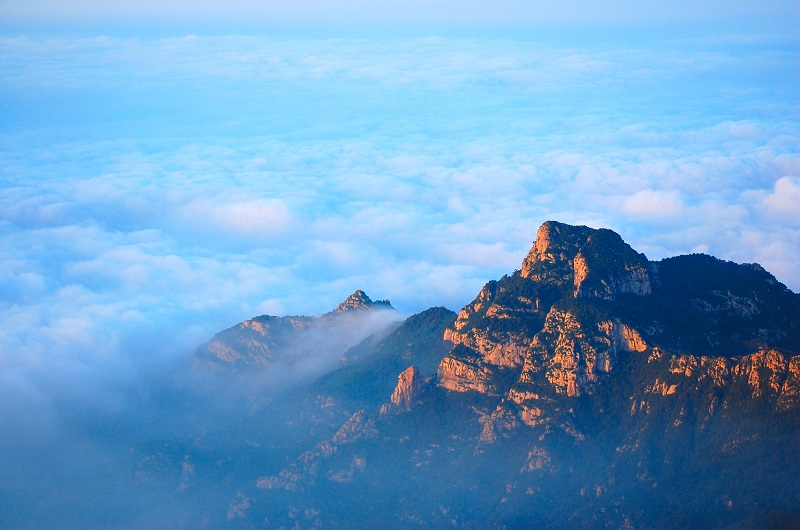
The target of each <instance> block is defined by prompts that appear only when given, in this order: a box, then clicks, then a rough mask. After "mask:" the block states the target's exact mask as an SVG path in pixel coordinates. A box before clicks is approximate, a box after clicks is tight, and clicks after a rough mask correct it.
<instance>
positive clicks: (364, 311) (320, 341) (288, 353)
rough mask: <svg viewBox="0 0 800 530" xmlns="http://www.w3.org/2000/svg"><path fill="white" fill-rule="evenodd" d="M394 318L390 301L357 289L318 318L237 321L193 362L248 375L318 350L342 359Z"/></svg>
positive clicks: (258, 317)
mask: <svg viewBox="0 0 800 530" xmlns="http://www.w3.org/2000/svg"><path fill="white" fill-rule="evenodd" d="M387 317H388V318H387ZM395 317H396V311H395V309H394V308H393V307H392V304H391V302H389V300H377V301H373V300H372V299H370V297H369V296H367V294H366V293H364V291H362V290H360V289H359V290H356V291H355V292H354V293H353V294H351V295H350V296H348V297H347V298H346V299H345V300H344V301H343V302H342V303H340V304H339V305H338V306H337V307H336V309H334V310H333V311H329V312H328V313H325V314H323V315H321V316H319V317H309V316H284V317H277V316H271V315H261V316H257V317H253V318H252V319H249V320H245V321H244V322H240V323H239V324H237V325H235V326H233V327H230V328H228V329H226V330H224V331H221V332H219V333H217V334H216V335H214V337H213V338H212V339H211V340H210V341H208V342H207V343H206V344H204V345H202V346H200V348H198V350H197V352H196V354H195V358H196V359H197V362H198V363H199V364H200V365H201V366H203V367H204V368H206V369H220V368H228V369H229V368H236V369H243V370H247V369H253V368H264V367H267V366H269V365H270V364H272V363H275V362H287V361H288V362H296V360H297V359H298V358H300V359H302V358H305V357H309V356H313V355H315V354H316V353H318V351H319V350H320V349H334V350H336V351H337V352H338V353H339V354H341V353H344V352H345V351H346V350H347V349H348V348H350V347H352V346H354V345H356V344H358V343H359V342H361V341H362V340H363V339H364V338H366V337H368V336H369V335H371V334H373V333H376V332H380V331H381V330H382V329H384V328H385V327H386V326H387V323H388V322H389V321H391V320H396V318H395Z"/></svg>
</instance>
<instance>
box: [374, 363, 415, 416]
mask: <svg viewBox="0 0 800 530" xmlns="http://www.w3.org/2000/svg"><path fill="white" fill-rule="evenodd" d="M424 388H425V381H424V379H423V377H422V375H421V374H420V372H419V369H418V368H417V367H416V366H409V367H408V368H406V369H405V370H403V371H402V372H401V373H400V375H399V376H397V386H396V387H395V389H394V392H392V396H391V398H390V399H389V403H386V404H385V405H383V406H382V407H381V415H385V414H389V413H391V412H394V411H404V410H405V411H408V410H411V405H412V404H413V403H414V401H415V400H416V399H417V398H418V397H419V395H420V394H421V393H422V392H423V389H424Z"/></svg>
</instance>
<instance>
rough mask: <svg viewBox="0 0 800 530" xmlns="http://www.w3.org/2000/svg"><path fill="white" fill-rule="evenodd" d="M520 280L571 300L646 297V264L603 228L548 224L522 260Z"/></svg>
mask: <svg viewBox="0 0 800 530" xmlns="http://www.w3.org/2000/svg"><path fill="white" fill-rule="evenodd" d="M522 276H523V277H525V278H531V279H534V280H536V281H539V282H544V283H551V284H556V285H559V286H564V285H568V284H573V286H574V289H575V290H574V293H573V294H574V296H575V297H576V298H577V297H578V296H582V297H587V296H588V297H597V298H605V299H613V298H614V297H615V295H617V294H620V293H633V294H639V295H645V294H649V293H650V292H651V286H650V277H649V270H648V260H647V257H646V256H645V255H644V254H640V253H638V252H636V251H635V250H633V248H631V247H630V245H628V244H627V243H626V242H625V241H623V240H622V237H620V235H619V234H617V233H616V232H614V231H613V230H609V229H607V228H590V227H588V226H573V225H568V224H564V223H559V222H556V221H547V222H545V223H544V224H542V226H540V227H539V230H538V231H537V234H536V240H535V241H534V242H533V247H532V248H531V250H530V252H528V255H527V256H526V257H525V259H524V260H523V261H522Z"/></svg>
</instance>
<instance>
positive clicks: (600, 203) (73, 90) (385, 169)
mask: <svg viewBox="0 0 800 530" xmlns="http://www.w3.org/2000/svg"><path fill="white" fill-rule="evenodd" d="M798 52H800V44H799V43H798V42H797V41H796V40H791V39H781V38H770V37H747V38H744V37H742V38H739V37H732V38H724V39H721V38H717V39H684V40H679V39H675V40H671V41H666V42H650V43H649V44H648V43H638V44H636V45H633V44H630V43H627V44H626V43H625V41H624V39H622V40H617V41H615V42H614V43H613V44H608V45H607V46H606V45H602V44H598V43H593V44H591V45H584V46H580V45H566V44H564V43H559V42H557V41H538V40H536V39H535V38H531V39H527V40H526V39H519V38H515V39H509V40H502V39H466V38H413V39H412V38H407V39H403V38H398V39H312V38H306V39H299V40H292V39H278V38H272V39H271V38H262V37H201V36H187V37H183V38H165V39H160V38H150V39H145V38H109V37H104V38H92V39H82V38H72V39H66V38H62V39H49V38H44V37H42V38H38V37H19V38H7V39H4V40H3V41H2V42H0V72H2V76H1V77H0V394H1V395H0V419H2V421H3V422H4V424H5V425H7V426H10V427H9V428H10V431H6V432H13V433H16V434H14V435H13V436H12V435H6V436H5V437H4V440H3V445H4V446H5V447H4V448H5V449H9V447H11V448H13V447H16V446H15V445H14V444H17V445H20V446H21V445H25V444H26V443H27V440H29V439H31V438H33V437H38V439H39V440H40V443H42V444H44V445H45V446H46V445H47V440H48V438H47V436H48V434H47V433H51V434H52V436H53V440H55V439H57V438H58V437H59V436H61V437H63V436H64V430H63V429H67V428H69V429H79V428H83V427H79V426H80V425H82V423H81V422H80V421H72V420H70V419H69V418H73V419H74V416H75V415H78V416H80V417H92V416H93V415H94V416H99V417H115V418H119V417H126V415H128V414H129V413H130V410H132V407H138V408H139V410H149V409H147V407H146V406H144V405H143V403H150V401H149V400H150V398H149V397H148V396H149V394H148V392H149V390H147V391H146V390H141V388H142V387H141V381H142V378H143V377H151V376H152V374H153V373H154V372H156V373H157V372H158V370H159V367H160V366H162V365H163V366H172V367H174V366H175V365H176V363H177V364H180V363H181V362H183V361H184V360H186V359H188V358H189V357H190V356H191V354H192V352H193V350H194V349H195V348H196V347H197V345H199V344H201V343H202V342H204V341H205V340H207V339H208V338H209V337H210V336H211V335H212V334H213V333H214V332H216V331H219V330H221V329H223V328H226V327H228V326H230V325H233V324H234V323H236V322H238V321H241V320H244V319H246V318H249V317H251V316H254V315H257V314H263V313H268V314H273V315H284V314H321V313H323V312H325V311H328V310H330V309H332V308H333V307H335V306H336V304H337V303H338V302H340V301H342V300H343V299H344V298H345V297H346V296H347V295H348V294H350V293H351V292H353V291H354V290H355V289H359V288H360V289H364V290H365V291H366V292H367V293H368V294H369V295H370V296H372V297H373V298H390V299H391V300H392V303H393V304H394V306H395V307H397V308H398V309H399V310H400V311H401V312H403V313H405V314H411V313H413V312H417V311H421V310H423V309H425V308H427V307H429V306H434V305H445V306H447V307H449V308H451V309H454V310H458V309H460V307H461V306H463V305H464V304H466V303H468V302H469V301H470V300H471V299H472V298H473V297H474V296H475V294H476V293H477V292H478V290H479V289H480V287H481V286H482V285H483V284H484V283H485V282H486V281H488V280H490V279H494V278H498V277H499V276H502V275H503V274H506V273H511V272H512V271H513V270H514V269H515V268H518V267H519V266H520V263H521V261H522V259H523V257H524V256H525V254H526V253H527V251H528V249H529V247H530V245H531V242H532V241H533V239H534V237H535V234H536V229H537V227H538V226H539V225H540V224H541V223H542V222H544V221H546V220H548V219H554V220H559V221H563V222H567V223H578V224H588V225H590V226H594V227H608V228H612V229H614V230H616V231H618V232H619V233H620V234H621V235H622V236H623V238H624V239H625V240H626V241H628V242H629V243H630V244H631V245H632V246H633V247H634V248H636V249H637V250H639V251H642V252H644V253H646V254H647V256H648V257H649V258H651V259H660V258H663V257H667V256H670V255H675V254H679V253H687V252H706V253H710V254H713V255H715V256H717V257H720V258H723V259H728V260H734V261H737V262H758V263H761V264H762V265H763V266H764V267H765V268H766V269H768V270H769V271H770V272H772V273H773V274H775V275H776V276H777V278H778V279H779V280H780V281H782V282H783V283H785V284H786V285H787V286H788V287H790V288H791V289H793V290H794V291H798V290H799V289H800V105H799V104H800V95H799V94H798V92H797V86H800V77H798V70H797V63H798V58H799V57H800V53H798ZM20 411H22V413H21V412H20ZM64 411H70V414H72V415H70V414H65V413H64ZM75 411H77V412H75ZM73 412H74V414H73ZM157 415H158V412H157V411H155V409H154V410H153V411H152V413H151V414H150V415H149V416H148V415H147V414H145V415H144V416H146V417H145V419H144V420H142V421H152V420H153V418H154V417H157ZM65 418H67V419H65ZM120 421H122V420H120ZM123 423H124V422H123ZM95 428H96V426H95V427H92V429H95ZM86 429H89V427H86ZM142 429H145V428H144V427H142ZM145 430H146V429H145ZM81 439H82V438H81ZM6 454H8V452H6ZM9 466H11V464H10V463H8V462H5V467H9ZM11 467H13V466H11Z"/></svg>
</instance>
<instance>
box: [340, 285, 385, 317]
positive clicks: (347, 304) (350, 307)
mask: <svg viewBox="0 0 800 530" xmlns="http://www.w3.org/2000/svg"><path fill="white" fill-rule="evenodd" d="M379 308H385V309H393V308H392V304H391V302H389V300H376V301H372V299H371V298H370V297H369V296H367V293H365V292H364V291H362V290H361V289H357V290H356V292H354V293H353V294H351V295H350V296H348V297H347V298H346V299H345V301H344V302H342V303H341V304H339V305H338V306H336V309H335V310H334V312H336V313H346V312H348V311H357V310H361V309H379Z"/></svg>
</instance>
